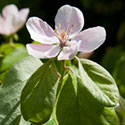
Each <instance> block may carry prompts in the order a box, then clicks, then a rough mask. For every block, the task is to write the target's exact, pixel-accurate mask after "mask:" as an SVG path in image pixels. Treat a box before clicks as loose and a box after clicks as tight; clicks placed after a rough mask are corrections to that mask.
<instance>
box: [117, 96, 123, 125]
mask: <svg viewBox="0 0 125 125" xmlns="http://www.w3.org/2000/svg"><path fill="white" fill-rule="evenodd" d="M115 109H116V112H117V113H118V116H119V119H120V123H121V124H120V125H125V99H124V98H122V97H120V101H119V105H118V106H117V107H116V108H115Z"/></svg>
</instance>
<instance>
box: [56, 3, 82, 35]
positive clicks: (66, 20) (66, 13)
mask: <svg viewBox="0 0 125 125" xmlns="http://www.w3.org/2000/svg"><path fill="white" fill-rule="evenodd" d="M59 24H60V25H61V28H65V30H66V29H67V26H69V27H68V32H69V31H70V30H71V29H72V32H71V35H75V34H76V33H78V32H80V31H81V30H82V28H83V25H84V18H83V14H82V12H81V11H80V10H79V9H78V8H76V7H72V6H70V5H64V6H62V7H61V8H60V9H59V10H58V12H57V14H56V17H55V26H56V27H58V25H59ZM68 24H69V25H68ZM72 26H73V28H72Z"/></svg>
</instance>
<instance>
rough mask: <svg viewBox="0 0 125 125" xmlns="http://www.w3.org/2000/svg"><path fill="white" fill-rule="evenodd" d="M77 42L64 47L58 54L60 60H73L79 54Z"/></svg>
mask: <svg viewBox="0 0 125 125" xmlns="http://www.w3.org/2000/svg"><path fill="white" fill-rule="evenodd" d="M77 49H78V47H77V44H76V43H73V42H72V43H69V45H68V46H65V47H63V49H62V51H61V52H60V54H59V56H58V60H71V59H73V58H74V57H75V56H76V54H77V52H78V51H77Z"/></svg>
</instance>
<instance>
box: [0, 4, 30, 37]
mask: <svg viewBox="0 0 125 125" xmlns="http://www.w3.org/2000/svg"><path fill="white" fill-rule="evenodd" d="M28 13H29V9H22V10H21V11H18V8H17V7H16V6H15V5H13V4H10V5H7V6H5V7H4V8H3V11H2V16H1V17H0V34H3V35H10V34H13V33H15V32H17V31H18V30H19V29H20V28H21V27H22V26H23V25H24V23H25V21H26V18H27V15H28Z"/></svg>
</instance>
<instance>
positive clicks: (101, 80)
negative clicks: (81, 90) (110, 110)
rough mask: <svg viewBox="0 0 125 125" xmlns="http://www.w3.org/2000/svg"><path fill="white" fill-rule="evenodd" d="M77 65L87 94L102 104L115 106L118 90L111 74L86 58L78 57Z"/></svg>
mask: <svg viewBox="0 0 125 125" xmlns="http://www.w3.org/2000/svg"><path fill="white" fill-rule="evenodd" d="M78 65H79V72H80V78H81V81H82V84H83V86H84V87H85V88H86V91H87V93H88V95H89V96H92V97H93V98H95V99H96V100H97V102H99V103H100V104H102V105H104V106H115V105H116V104H117V103H118V100H119V91H118V88H117V85H116V83H115V81H114V79H113V78H112V76H111V75H110V74H109V73H108V72H107V71H106V70H105V69H104V68H103V67H101V66H100V65H99V64H97V63H95V62H93V61H90V60H87V59H80V60H79V61H78Z"/></svg>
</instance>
